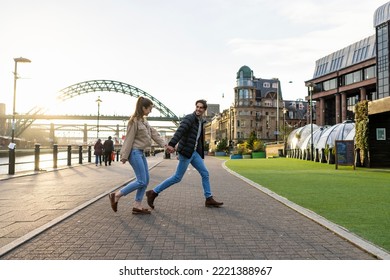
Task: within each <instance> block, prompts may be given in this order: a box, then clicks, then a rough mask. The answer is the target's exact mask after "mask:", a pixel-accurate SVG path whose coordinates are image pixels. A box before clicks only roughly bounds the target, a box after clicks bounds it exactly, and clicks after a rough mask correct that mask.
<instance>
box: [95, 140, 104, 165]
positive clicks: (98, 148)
mask: <svg viewBox="0 0 390 280" xmlns="http://www.w3.org/2000/svg"><path fill="white" fill-rule="evenodd" d="M93 148H94V152H93V154H94V155H95V164H96V166H98V163H100V165H102V155H103V143H102V139H98V140H97V141H96V143H95V145H94V146H93Z"/></svg>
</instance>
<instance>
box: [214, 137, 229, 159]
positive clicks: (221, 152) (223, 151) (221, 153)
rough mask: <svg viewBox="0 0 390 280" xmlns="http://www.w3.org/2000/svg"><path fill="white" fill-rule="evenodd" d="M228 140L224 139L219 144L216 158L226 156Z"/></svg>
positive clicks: (216, 149)
mask: <svg viewBox="0 0 390 280" xmlns="http://www.w3.org/2000/svg"><path fill="white" fill-rule="evenodd" d="M226 148H227V140H226V139H225V138H224V139H222V140H221V141H219V142H218V144H217V147H216V148H215V155H216V156H226Z"/></svg>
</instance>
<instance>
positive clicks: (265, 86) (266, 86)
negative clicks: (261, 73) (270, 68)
mask: <svg viewBox="0 0 390 280" xmlns="http://www.w3.org/2000/svg"><path fill="white" fill-rule="evenodd" d="M263 87H264V88H270V87H271V84H270V83H268V82H265V83H263Z"/></svg>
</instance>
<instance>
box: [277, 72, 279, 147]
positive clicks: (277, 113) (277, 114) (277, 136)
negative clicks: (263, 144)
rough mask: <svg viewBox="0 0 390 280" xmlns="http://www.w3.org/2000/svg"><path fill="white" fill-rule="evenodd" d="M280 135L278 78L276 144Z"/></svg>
mask: <svg viewBox="0 0 390 280" xmlns="http://www.w3.org/2000/svg"><path fill="white" fill-rule="evenodd" d="M278 135H279V79H276V144H278Z"/></svg>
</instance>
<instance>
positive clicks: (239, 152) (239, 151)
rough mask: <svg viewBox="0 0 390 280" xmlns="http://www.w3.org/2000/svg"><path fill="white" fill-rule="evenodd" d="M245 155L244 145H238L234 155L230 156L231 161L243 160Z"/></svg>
mask: <svg viewBox="0 0 390 280" xmlns="http://www.w3.org/2000/svg"><path fill="white" fill-rule="evenodd" d="M242 153H243V144H237V146H236V148H235V149H234V151H233V154H232V155H230V159H242Z"/></svg>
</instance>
